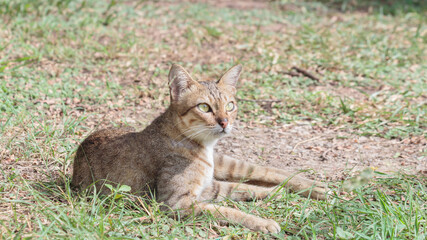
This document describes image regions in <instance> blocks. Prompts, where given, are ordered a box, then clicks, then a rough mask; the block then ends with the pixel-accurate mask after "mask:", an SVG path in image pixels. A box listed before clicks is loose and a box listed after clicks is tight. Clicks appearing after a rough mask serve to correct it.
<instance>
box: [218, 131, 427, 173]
mask: <svg viewBox="0 0 427 240" xmlns="http://www.w3.org/2000/svg"><path fill="white" fill-rule="evenodd" d="M425 147H426V141H425V139H424V138H421V137H414V138H412V139H406V140H403V141H400V140H387V139H384V138H379V137H364V136H358V135H354V134H351V133H348V132H346V130H345V129H331V128H321V127H313V126H310V125H309V124H308V123H305V124H304V123H302V124H299V125H296V124H292V125H285V126H283V127H281V128H277V127H275V128H267V127H263V128H259V127H243V128H242V129H241V130H240V132H239V133H234V135H233V136H232V137H229V138H227V139H224V140H223V141H222V142H221V143H220V144H219V146H218V150H219V151H224V152H225V153H227V154H230V155H232V156H234V157H236V158H239V159H243V160H246V161H249V162H253V163H259V164H262V165H269V166H274V167H279V168H283V169H289V170H294V171H298V170H301V169H312V170H314V175H313V172H311V173H310V172H307V173H304V174H306V175H307V176H309V177H315V178H319V179H327V180H333V181H336V180H342V179H344V178H345V177H347V176H349V175H352V174H354V173H355V172H357V171H359V170H363V169H365V168H368V167H370V168H373V169H375V170H376V171H380V172H387V173H392V172H398V171H402V172H406V173H421V174H427V172H426V170H427V161H426V159H425V158H423V157H422V155H421V153H422V149H423V148H425Z"/></svg>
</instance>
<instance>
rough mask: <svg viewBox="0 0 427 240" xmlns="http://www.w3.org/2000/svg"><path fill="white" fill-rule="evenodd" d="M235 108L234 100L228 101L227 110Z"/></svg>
mask: <svg viewBox="0 0 427 240" xmlns="http://www.w3.org/2000/svg"><path fill="white" fill-rule="evenodd" d="M233 109H234V103H233V102H229V103H227V105H226V106H225V110H227V111H229V112H230V111H232V110H233Z"/></svg>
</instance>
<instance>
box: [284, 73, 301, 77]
mask: <svg viewBox="0 0 427 240" xmlns="http://www.w3.org/2000/svg"><path fill="white" fill-rule="evenodd" d="M280 73H283V74H286V75H289V76H291V77H299V75H300V74H299V73H294V72H280Z"/></svg>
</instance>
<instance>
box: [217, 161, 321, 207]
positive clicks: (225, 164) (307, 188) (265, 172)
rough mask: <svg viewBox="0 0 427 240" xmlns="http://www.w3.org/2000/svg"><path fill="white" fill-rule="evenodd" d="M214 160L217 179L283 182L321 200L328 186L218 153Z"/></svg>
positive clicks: (266, 185) (257, 182) (273, 183)
mask: <svg viewBox="0 0 427 240" xmlns="http://www.w3.org/2000/svg"><path fill="white" fill-rule="evenodd" d="M214 162H215V167H214V177H215V179H217V180H221V181H232V182H241V181H243V182H245V183H247V184H253V185H258V186H265V187H272V186H277V185H281V184H285V187H286V188H288V189H290V190H291V191H293V192H299V193H300V194H301V195H302V196H305V197H311V198H314V199H321V200H324V199H326V195H327V190H328V188H327V187H326V185H325V184H323V183H321V182H315V181H312V180H309V179H306V178H303V177H300V176H297V174H295V173H292V172H287V171H284V170H282V169H278V168H272V167H263V166H258V165H255V164H251V163H247V162H244V161H239V160H237V159H234V158H232V157H229V156H226V155H219V154H215V155H214Z"/></svg>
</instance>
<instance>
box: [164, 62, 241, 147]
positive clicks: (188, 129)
mask: <svg viewBox="0 0 427 240" xmlns="http://www.w3.org/2000/svg"><path fill="white" fill-rule="evenodd" d="M241 71H242V66H241V65H236V66H234V67H232V68H231V69H230V70H228V71H227V72H226V73H225V74H224V75H223V76H222V77H221V78H220V79H219V80H217V81H201V82H197V81H195V80H193V79H192V78H191V77H190V75H189V74H188V73H187V71H185V69H184V68H183V67H181V66H179V65H175V64H174V65H172V68H171V69H170V72H169V89H170V96H171V108H172V109H173V111H175V113H176V114H177V115H178V116H179V119H180V120H179V121H180V122H179V124H178V125H179V126H180V128H181V132H182V133H183V134H184V135H185V136H187V137H188V138H191V139H194V140H197V141H198V142H201V143H205V144H209V143H215V142H216V141H217V140H218V139H219V138H221V137H223V136H225V135H227V134H228V133H230V132H231V130H232V129H233V124H234V121H235V119H236V116H237V102H236V99H235V94H236V83H237V81H238V79H239V76H240V73H241Z"/></svg>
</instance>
